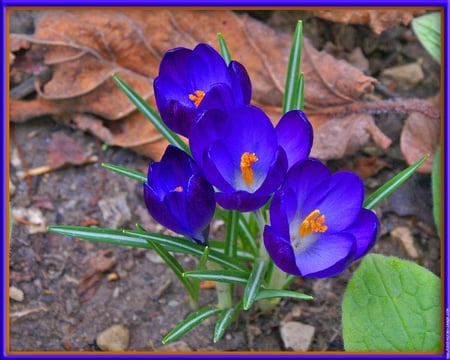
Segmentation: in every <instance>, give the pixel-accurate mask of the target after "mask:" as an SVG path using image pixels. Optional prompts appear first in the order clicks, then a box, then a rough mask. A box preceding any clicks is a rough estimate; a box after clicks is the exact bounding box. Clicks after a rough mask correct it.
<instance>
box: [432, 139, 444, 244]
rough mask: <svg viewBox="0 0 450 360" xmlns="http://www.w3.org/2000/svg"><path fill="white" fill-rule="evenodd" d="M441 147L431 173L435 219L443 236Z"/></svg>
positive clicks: (438, 231) (437, 151)
mask: <svg viewBox="0 0 450 360" xmlns="http://www.w3.org/2000/svg"><path fill="white" fill-rule="evenodd" d="M441 186H442V178H441V147H440V146H438V148H437V149H436V154H435V156H434V163H433V170H432V171H431V193H432V194H433V217H434V223H435V224H436V229H437V233H438V235H439V236H441Z"/></svg>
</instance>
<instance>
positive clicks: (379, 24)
mask: <svg viewBox="0 0 450 360" xmlns="http://www.w3.org/2000/svg"><path fill="white" fill-rule="evenodd" d="M423 13H425V11H424V10H405V9H401V10H370V9H362V10H357V11H355V10H317V11H314V15H316V16H318V17H320V18H322V19H325V20H329V21H334V22H340V23H344V24H368V25H370V27H371V28H372V30H373V32H374V33H376V34H381V33H382V32H383V31H384V30H386V29H387V28H390V27H393V26H396V25H399V24H403V25H408V24H409V23H410V22H411V20H412V19H413V18H414V16H416V15H420V14H423Z"/></svg>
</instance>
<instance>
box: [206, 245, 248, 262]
mask: <svg viewBox="0 0 450 360" xmlns="http://www.w3.org/2000/svg"><path fill="white" fill-rule="evenodd" d="M208 245H209V246H211V249H214V250H216V251H218V252H220V253H221V254H225V243H224V242H223V240H208ZM235 256H236V259H238V260H239V261H246V262H252V261H253V260H255V256H254V255H253V254H251V253H249V252H248V251H245V250H242V249H240V248H238V249H237V251H236V255H235Z"/></svg>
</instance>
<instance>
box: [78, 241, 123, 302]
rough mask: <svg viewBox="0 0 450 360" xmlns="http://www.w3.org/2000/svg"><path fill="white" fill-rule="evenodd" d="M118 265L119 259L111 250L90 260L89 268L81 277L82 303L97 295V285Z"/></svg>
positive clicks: (99, 253)
mask: <svg viewBox="0 0 450 360" xmlns="http://www.w3.org/2000/svg"><path fill="white" fill-rule="evenodd" d="M116 263H117V258H116V257H115V256H114V253H113V251H112V250H111V249H107V250H104V251H100V252H98V253H97V254H96V255H94V256H93V257H92V258H90V259H89V267H88V269H87V270H86V271H85V272H84V274H83V276H82V277H81V280H80V283H79V285H78V294H79V296H80V299H81V301H83V302H84V301H87V300H89V299H90V298H92V296H94V295H95V292H96V288H95V285H96V284H97V282H98V281H99V280H100V279H101V278H102V274H103V273H105V272H107V271H109V270H111V268H112V267H113V266H114V265H115V264H116Z"/></svg>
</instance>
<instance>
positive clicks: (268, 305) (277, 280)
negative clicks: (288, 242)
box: [255, 211, 287, 313]
mask: <svg viewBox="0 0 450 360" xmlns="http://www.w3.org/2000/svg"><path fill="white" fill-rule="evenodd" d="M255 218H256V222H257V223H258V227H259V233H258V236H259V240H260V241H259V255H258V257H259V258H260V259H266V260H267V261H268V270H267V275H266V287H267V288H268V289H274V290H279V289H282V288H283V285H284V284H285V281H286V277H287V274H286V273H285V272H284V271H283V270H281V269H279V268H278V267H277V266H276V265H275V264H274V263H273V261H272V259H271V258H270V256H269V254H268V253H267V250H266V247H265V246H264V241H263V238H262V237H263V231H264V224H265V220H264V216H263V214H262V212H261V211H258V212H255ZM279 302H280V298H273V299H264V300H260V301H259V302H258V306H259V308H260V309H261V311H262V312H265V313H269V312H270V311H271V310H272V309H273V308H274V307H276V306H277V305H278V303H279Z"/></svg>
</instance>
